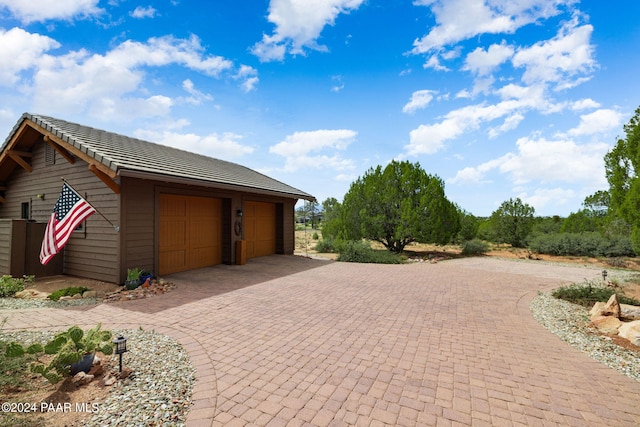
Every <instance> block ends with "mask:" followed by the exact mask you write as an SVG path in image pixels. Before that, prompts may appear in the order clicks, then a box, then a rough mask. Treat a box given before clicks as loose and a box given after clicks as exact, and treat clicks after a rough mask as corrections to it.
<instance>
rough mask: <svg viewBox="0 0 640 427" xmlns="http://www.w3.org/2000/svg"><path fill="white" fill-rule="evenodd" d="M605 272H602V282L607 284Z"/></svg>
mask: <svg viewBox="0 0 640 427" xmlns="http://www.w3.org/2000/svg"><path fill="white" fill-rule="evenodd" d="M607 274H608V273H607V270H602V281H603V282H604V283H607Z"/></svg>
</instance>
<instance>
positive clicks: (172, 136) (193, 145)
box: [134, 130, 254, 160]
mask: <svg viewBox="0 0 640 427" xmlns="http://www.w3.org/2000/svg"><path fill="white" fill-rule="evenodd" d="M134 134H135V136H136V137H137V138H140V139H145V140H148V141H153V142H157V143H158V144H162V145H167V146H169V147H175V148H179V149H181V150H187V151H191V152H193V153H199V154H204V155H207V156H210V157H214V158H216V159H222V160H234V159H238V158H240V157H242V156H244V155H246V154H251V153H253V151H254V149H253V147H249V146H246V145H242V144H241V143H240V141H241V140H242V136H241V135H238V134H235V133H231V132H225V133H223V134H222V135H219V134H217V133H212V134H209V135H206V136H201V135H196V134H194V133H177V132H170V131H164V132H157V131H151V130H137V131H136V132H135V133H134Z"/></svg>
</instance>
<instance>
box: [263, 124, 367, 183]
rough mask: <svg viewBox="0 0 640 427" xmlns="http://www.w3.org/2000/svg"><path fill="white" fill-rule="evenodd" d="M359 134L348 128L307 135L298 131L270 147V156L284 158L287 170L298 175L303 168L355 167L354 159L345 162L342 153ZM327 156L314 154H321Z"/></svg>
mask: <svg viewBox="0 0 640 427" xmlns="http://www.w3.org/2000/svg"><path fill="white" fill-rule="evenodd" d="M356 135H357V132H355V131H353V130H348V129H335V130H330V129H320V130H315V131H308V132H295V133H293V134H292V135H288V136H287V137H286V138H285V139H284V140H283V141H281V142H279V143H277V144H276V145H273V146H271V147H270V148H269V152H270V153H274V154H278V155H280V156H283V157H285V159H286V161H285V170H286V171H287V172H295V171H297V170H300V169H320V168H322V169H335V170H341V171H342V170H349V169H352V168H353V162H352V161H351V160H347V159H343V158H342V157H341V156H340V155H339V153H338V152H339V151H344V150H345V149H346V148H347V147H348V146H349V144H351V142H353V140H354V139H355V137H356ZM326 151H329V152H331V154H330V155H327V154H315V155H311V154H312V153H319V152H326Z"/></svg>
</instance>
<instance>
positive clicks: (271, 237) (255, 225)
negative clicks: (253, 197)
mask: <svg viewBox="0 0 640 427" xmlns="http://www.w3.org/2000/svg"><path fill="white" fill-rule="evenodd" d="M275 213H276V208H275V204H273V203H264V202H245V240H246V242H247V258H256V257H260V256H266V255H272V254H274V253H275V252H276V214H275Z"/></svg>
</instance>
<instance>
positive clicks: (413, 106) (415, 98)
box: [402, 89, 437, 113]
mask: <svg viewBox="0 0 640 427" xmlns="http://www.w3.org/2000/svg"><path fill="white" fill-rule="evenodd" d="M435 93H437V92H436V91H434V90H428V89H424V90H417V91H415V92H413V93H412V94H411V99H410V100H409V102H407V104H406V105H405V106H404V107H402V112H403V113H414V112H415V111H416V110H420V109H422V108H425V107H426V106H427V105H429V103H430V102H431V100H432V99H433V95H434V94H435Z"/></svg>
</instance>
